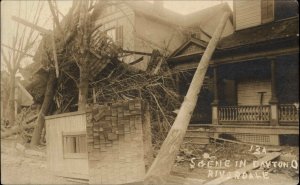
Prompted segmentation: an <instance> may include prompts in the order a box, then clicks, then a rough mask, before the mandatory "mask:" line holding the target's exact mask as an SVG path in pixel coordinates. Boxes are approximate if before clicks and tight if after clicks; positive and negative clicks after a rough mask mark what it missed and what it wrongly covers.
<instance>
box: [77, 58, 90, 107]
mask: <svg viewBox="0 0 300 185" xmlns="http://www.w3.org/2000/svg"><path fill="white" fill-rule="evenodd" d="M79 70H80V82H79V86H78V88H79V97H78V111H85V108H86V104H87V96H88V87H89V78H88V75H89V74H88V65H87V63H86V61H84V62H83V63H82V64H81V65H80V68H79Z"/></svg>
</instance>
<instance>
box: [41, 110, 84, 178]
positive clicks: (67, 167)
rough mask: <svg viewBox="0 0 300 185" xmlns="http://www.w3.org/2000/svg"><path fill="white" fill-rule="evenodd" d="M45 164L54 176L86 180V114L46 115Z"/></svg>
mask: <svg viewBox="0 0 300 185" xmlns="http://www.w3.org/2000/svg"><path fill="white" fill-rule="evenodd" d="M46 131H47V134H46V137H47V141H49V142H48V143H47V162H48V168H49V170H50V171H52V172H53V173H54V174H55V175H58V176H64V177H74V178H75V177H76V178H82V179H88V154H87V142H86V113H85V112H72V113H64V114H58V115H53V116H46Z"/></svg>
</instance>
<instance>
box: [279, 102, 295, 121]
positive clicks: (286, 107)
mask: <svg viewBox="0 0 300 185" xmlns="http://www.w3.org/2000/svg"><path fill="white" fill-rule="evenodd" d="M278 108H279V121H280V122H299V109H298V107H296V106H295V105H293V104H281V105H279V107H278Z"/></svg>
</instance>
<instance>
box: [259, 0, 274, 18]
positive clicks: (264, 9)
mask: <svg viewBox="0 0 300 185" xmlns="http://www.w3.org/2000/svg"><path fill="white" fill-rule="evenodd" d="M273 20H274V0H261V22H262V23H267V22H271V21H273Z"/></svg>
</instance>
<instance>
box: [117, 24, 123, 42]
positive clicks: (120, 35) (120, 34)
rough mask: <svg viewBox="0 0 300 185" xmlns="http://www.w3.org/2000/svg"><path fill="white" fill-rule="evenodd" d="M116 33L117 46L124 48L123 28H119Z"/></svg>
mask: <svg viewBox="0 0 300 185" xmlns="http://www.w3.org/2000/svg"><path fill="white" fill-rule="evenodd" d="M116 32H117V34H116V41H117V45H118V46H120V47H123V26H119V27H117V30H116Z"/></svg>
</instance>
